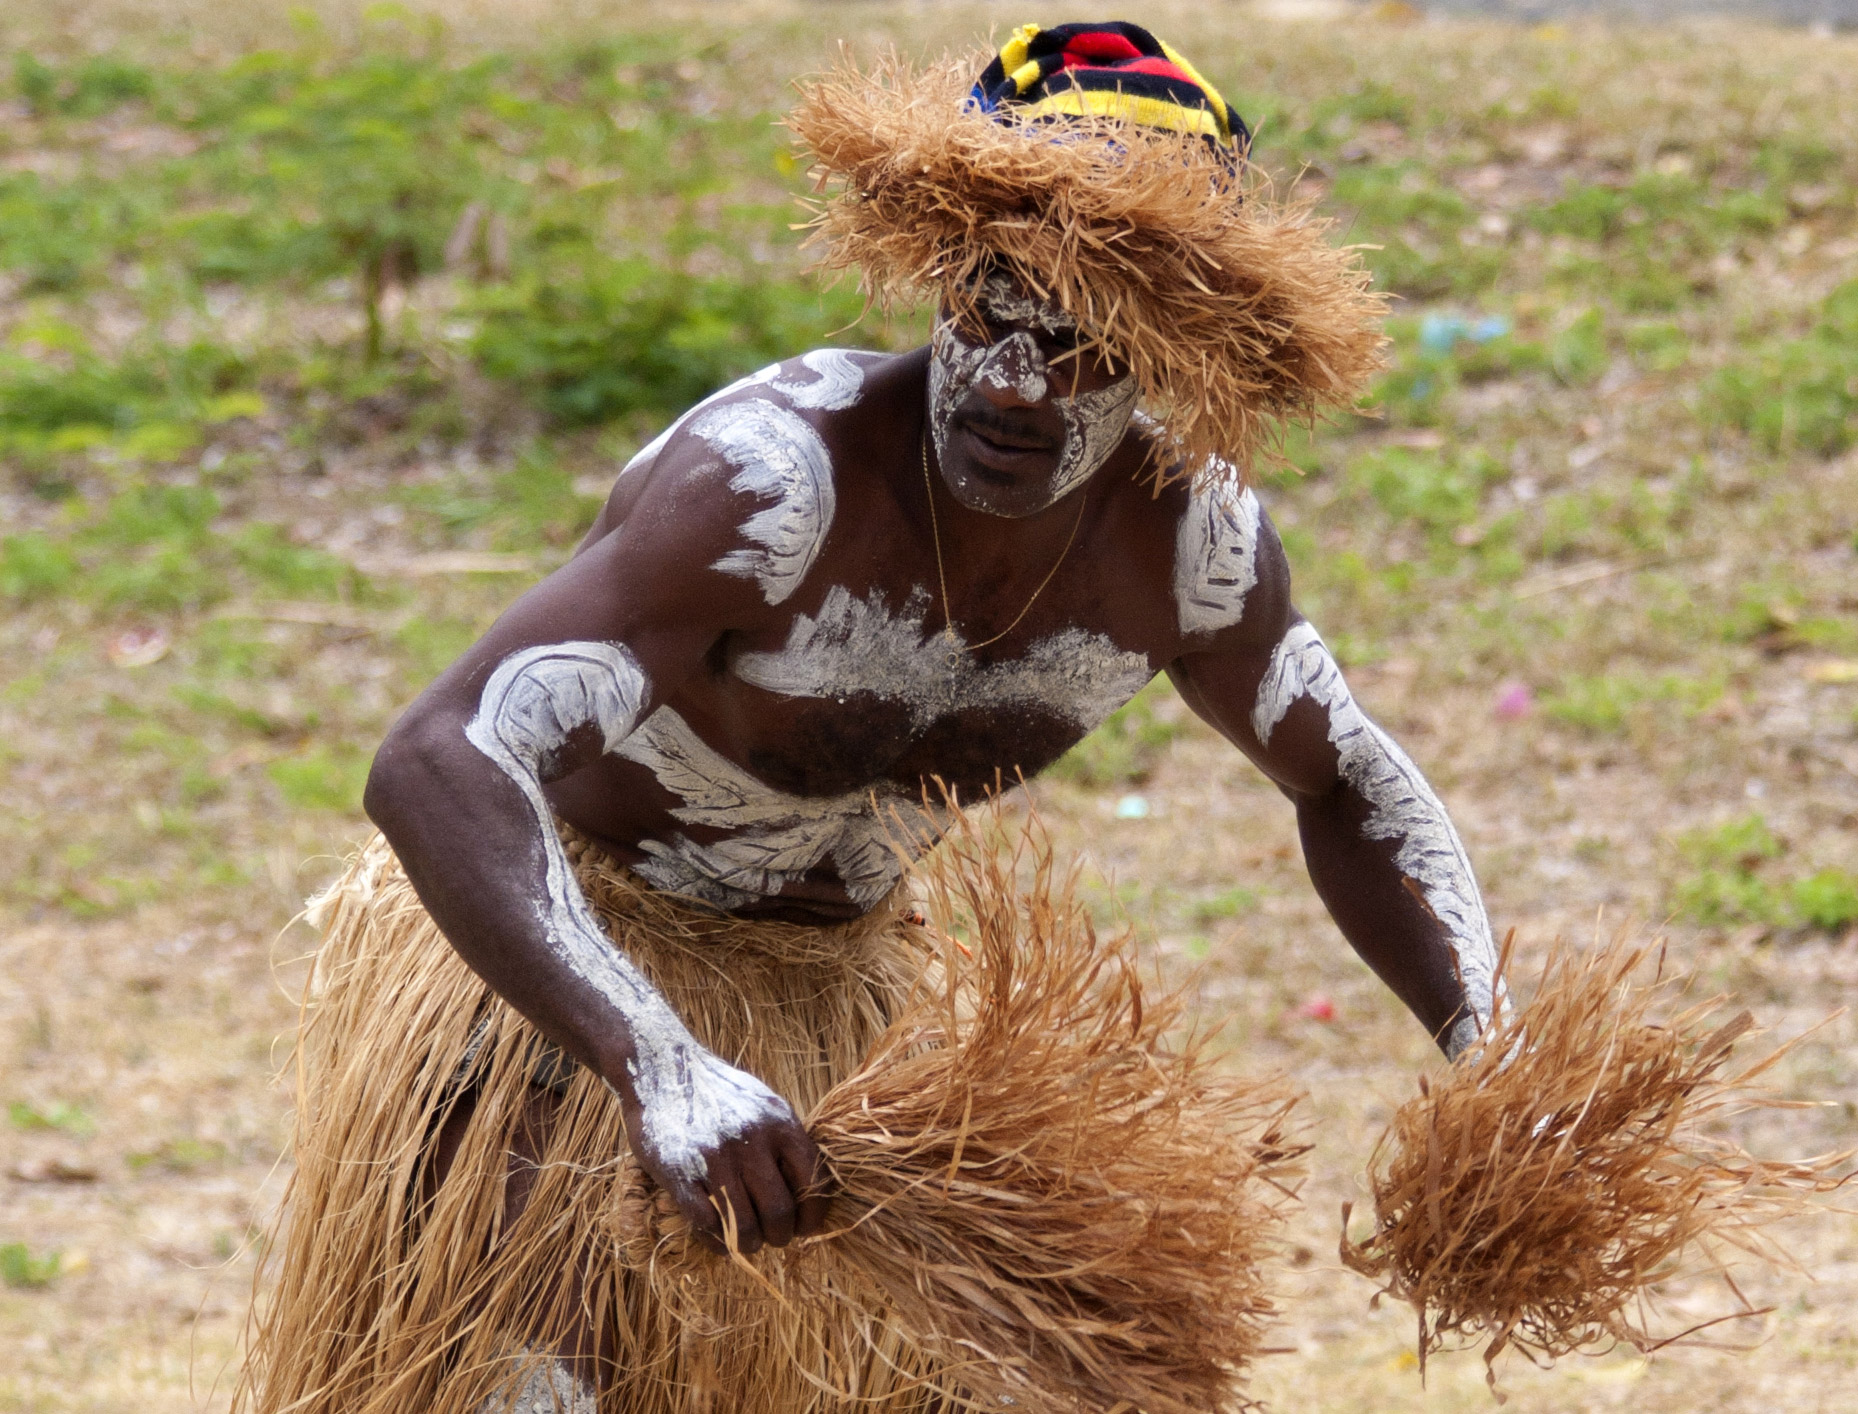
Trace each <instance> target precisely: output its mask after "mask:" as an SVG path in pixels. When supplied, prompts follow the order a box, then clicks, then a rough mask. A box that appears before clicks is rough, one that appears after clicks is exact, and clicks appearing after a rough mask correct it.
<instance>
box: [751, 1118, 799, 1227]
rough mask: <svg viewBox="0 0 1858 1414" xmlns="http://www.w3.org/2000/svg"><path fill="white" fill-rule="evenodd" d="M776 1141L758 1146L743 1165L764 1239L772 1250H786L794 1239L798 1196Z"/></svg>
mask: <svg viewBox="0 0 1858 1414" xmlns="http://www.w3.org/2000/svg"><path fill="white" fill-rule="evenodd" d="M779 1142H780V1141H779V1140H778V1139H774V1140H772V1141H771V1142H768V1143H759V1144H756V1145H755V1146H754V1147H753V1149H752V1150H751V1151H750V1152H749V1154H748V1155H747V1156H746V1161H745V1162H744V1163H743V1165H742V1176H743V1178H744V1180H745V1181H746V1182H747V1184H748V1191H749V1195H750V1196H751V1197H752V1198H753V1199H754V1201H755V1216H756V1218H757V1220H758V1221H759V1223H760V1226H761V1235H762V1237H763V1238H765V1239H766V1240H767V1242H768V1243H769V1245H770V1246H774V1247H785V1246H786V1245H787V1244H788V1243H789V1242H792V1241H793V1237H794V1215H795V1214H794V1193H793V1188H792V1187H791V1186H790V1185H789V1183H788V1180H787V1176H786V1175H785V1174H784V1173H782V1172H781V1166H780V1164H779V1163H778V1162H777V1160H776V1156H775V1149H774V1145H775V1144H778V1143H779Z"/></svg>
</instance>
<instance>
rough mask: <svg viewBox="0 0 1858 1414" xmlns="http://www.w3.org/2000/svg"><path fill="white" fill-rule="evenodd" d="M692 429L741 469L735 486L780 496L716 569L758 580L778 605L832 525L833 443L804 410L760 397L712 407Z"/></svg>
mask: <svg viewBox="0 0 1858 1414" xmlns="http://www.w3.org/2000/svg"><path fill="white" fill-rule="evenodd" d="M690 430H691V432H692V433H693V434H694V435H695V436H698V437H701V438H702V439H703V440H704V441H706V442H708V443H709V444H710V445H711V446H712V447H714V448H715V449H716V450H717V451H718V452H720V453H721V454H722V456H723V459H724V460H725V461H727V462H728V463H729V465H731V466H733V467H735V468H736V474H735V476H734V478H733V479H732V480H731V481H730V482H729V486H730V489H732V490H735V491H743V492H747V493H749V494H751V495H754V496H757V497H760V498H762V499H763V500H768V501H772V502H773V504H772V505H771V506H768V507H767V508H766V509H764V510H760V511H757V512H756V513H755V514H753V515H751V516H750V517H749V518H748V519H747V520H746V521H744V522H743V523H742V537H743V538H744V539H745V540H747V541H749V542H750V544H749V545H748V546H745V547H742V548H739V549H735V550H731V551H729V553H728V554H726V555H724V556H723V557H722V558H721V559H719V560H717V561H716V563H715V564H714V565H712V566H711V568H712V569H715V570H720V571H721V572H722V573H723V574H728V575H736V576H738V577H740V578H742V579H753V580H755V581H756V582H758V583H759V584H760V585H761V594H762V597H763V598H764V599H766V600H767V601H768V603H770V604H779V603H780V602H782V601H783V600H784V599H786V598H787V597H788V596H789V595H790V594H792V593H793V592H794V590H796V589H798V588H799V587H800V584H801V582H802V581H803V580H804V579H805V578H806V575H807V571H809V570H810V569H812V568H813V562H814V561H815V560H817V559H818V558H819V552H820V547H821V546H822V545H824V544H825V540H826V534H827V532H828V531H829V530H831V528H832V516H833V512H834V510H835V509H836V505H837V495H836V492H835V491H834V489H833V485H832V459H831V457H829V456H828V455H827V453H826V444H825V443H824V442H823V441H821V440H820V436H819V433H817V432H815V431H814V430H813V427H812V425H811V424H810V423H808V422H807V421H806V419H805V418H803V417H801V416H800V415H799V414H798V413H795V412H790V411H789V410H788V409H786V408H784V407H780V406H777V405H776V404H774V403H771V402H766V401H764V400H762V399H760V398H756V399H753V400H751V401H748V402H740V403H727V404H725V405H724V406H722V407H718V408H712V409H710V410H709V411H708V412H706V413H704V414H703V416H701V417H699V418H698V419H697V420H696V421H695V422H693V423H692V424H691V429H690Z"/></svg>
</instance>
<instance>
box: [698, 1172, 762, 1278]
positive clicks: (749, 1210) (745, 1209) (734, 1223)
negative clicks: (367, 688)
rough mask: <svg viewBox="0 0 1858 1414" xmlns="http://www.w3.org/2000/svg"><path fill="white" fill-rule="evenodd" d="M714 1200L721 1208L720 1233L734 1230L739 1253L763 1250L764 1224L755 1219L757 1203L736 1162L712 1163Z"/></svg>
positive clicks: (712, 1194)
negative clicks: (762, 1229) (752, 1198)
mask: <svg viewBox="0 0 1858 1414" xmlns="http://www.w3.org/2000/svg"><path fill="white" fill-rule="evenodd" d="M709 1185H710V1201H711V1202H712V1203H713V1204H715V1206H716V1209H717V1219H718V1223H717V1231H718V1232H719V1233H721V1232H723V1231H725V1230H727V1229H728V1228H731V1227H733V1229H734V1230H735V1245H736V1248H737V1250H738V1251H740V1252H742V1253H743V1254H744V1255H747V1254H749V1253H752V1252H759V1251H760V1250H761V1225H760V1223H758V1222H757V1221H756V1219H755V1208H754V1204H752V1203H751V1202H750V1201H749V1197H748V1189H747V1188H746V1187H745V1186H744V1185H743V1183H742V1175H741V1174H740V1173H739V1172H738V1171H737V1169H736V1166H735V1164H734V1163H732V1162H730V1161H728V1160H723V1161H722V1162H715V1161H712V1163H711V1164H710V1177H709Z"/></svg>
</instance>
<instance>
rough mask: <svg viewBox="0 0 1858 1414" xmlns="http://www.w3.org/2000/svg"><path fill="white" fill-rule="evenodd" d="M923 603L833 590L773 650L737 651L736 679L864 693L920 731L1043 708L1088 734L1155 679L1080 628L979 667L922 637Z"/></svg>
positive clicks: (811, 691) (1131, 656)
mask: <svg viewBox="0 0 1858 1414" xmlns="http://www.w3.org/2000/svg"><path fill="white" fill-rule="evenodd" d="M928 604H929V600H928V595H927V594H926V592H924V591H923V590H921V589H918V590H916V591H915V592H914V593H913V594H912V595H911V596H910V599H909V601H908V602H907V603H906V604H905V605H904V607H903V611H902V613H900V614H893V613H892V612H891V611H890V608H889V606H888V604H887V603H886V602H885V600H884V596H883V594H882V592H881V591H879V590H875V589H874V590H872V591H871V592H870V593H869V594H867V595H866V596H865V597H864V598H862V599H860V598H857V597H855V596H854V595H853V594H852V593H851V592H850V591H849V590H847V589H846V588H844V586H842V585H834V586H833V587H832V588H831V589H829V590H828V591H827V592H826V598H825V601H824V602H823V603H822V604H821V605H820V607H819V612H818V613H817V614H814V615H811V616H809V615H806V614H802V615H800V616H799V617H798V618H796V619H795V620H794V622H793V626H792V627H791V628H790V629H789V630H788V633H787V642H786V644H785V645H784V646H783V647H782V648H781V649H780V650H779V651H778V652H773V653H743V654H742V655H740V656H739V657H738V658H737V659H736V660H735V662H734V665H733V667H734V671H735V674H736V676H737V677H739V678H741V679H742V681H744V682H747V683H752V684H753V685H754V686H756V687H760V688H765V689H767V690H768V691H769V692H778V693H780V694H782V695H783V696H785V697H816V698H828V697H829V698H844V697H851V696H855V695H857V694H860V693H868V694H871V695H872V696H876V697H880V698H883V699H885V700H886V701H892V702H901V703H903V704H905V705H906V706H907V707H908V708H909V709H910V716H911V720H912V724H913V725H914V727H915V729H916V730H918V731H921V730H922V729H924V728H925V727H927V726H929V725H930V724H931V723H932V722H935V721H936V720H938V719H939V718H942V717H947V716H951V715H953V714H954V713H957V712H962V711H967V710H971V709H977V708H979V709H986V708H994V709H1000V708H1009V707H1036V708H1041V709H1043V710H1044V711H1046V712H1049V713H1051V714H1053V715H1054V716H1058V717H1062V718H1064V719H1065V720H1067V721H1069V722H1071V723H1073V724H1075V725H1076V726H1078V727H1080V728H1082V729H1084V730H1086V731H1088V730H1090V729H1091V728H1093V727H1095V726H1097V725H1098V723H1100V722H1102V721H1103V719H1104V718H1106V717H1108V716H1109V715H1110V713H1111V712H1114V711H1115V710H1116V709H1117V708H1118V707H1120V706H1122V705H1123V703H1125V702H1127V701H1128V700H1129V699H1130V698H1131V697H1133V696H1135V694H1136V693H1138V692H1140V691H1141V690H1142V688H1143V687H1144V686H1145V685H1146V684H1147V683H1148V682H1149V681H1150V680H1151V679H1152V678H1153V677H1154V675H1155V674H1154V669H1153V668H1151V667H1150V666H1149V663H1148V659H1147V658H1145V657H1143V656H1142V655H1141V654H1140V653H1131V652H1127V651H1125V650H1124V649H1121V648H1119V647H1117V646H1116V644H1115V642H1114V641H1113V640H1111V639H1109V638H1107V637H1105V636H1104V635H1102V634H1100V633H1090V632H1087V631H1085V630H1084V629H1081V628H1068V629H1065V630H1064V631H1063V632H1061V633H1056V634H1052V635H1050V636H1049V637H1046V638H1041V639H1038V640H1036V641H1035V642H1033V643H1032V644H1030V645H1028V647H1027V648H1026V651H1025V653H1024V655H1023V656H1021V657H1018V658H1010V659H1007V660H1006V661H1004V662H998V663H981V662H978V661H976V660H975V658H974V657H973V655H972V654H970V653H969V652H967V643H966V641H965V640H964V639H962V638H961V637H960V635H959V634H957V635H955V638H954V641H953V642H951V641H950V640H949V638H948V637H947V636H946V635H945V634H944V633H943V632H942V631H941V630H937V631H936V632H935V633H934V634H930V633H929V632H927V631H926V630H925V628H924V626H923V620H924V618H925V616H926V615H927V612H928Z"/></svg>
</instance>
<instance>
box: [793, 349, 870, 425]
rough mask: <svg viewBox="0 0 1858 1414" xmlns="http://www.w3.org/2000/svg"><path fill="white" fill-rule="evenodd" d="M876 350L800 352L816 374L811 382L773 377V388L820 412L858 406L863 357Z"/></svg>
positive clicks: (806, 365)
mask: <svg viewBox="0 0 1858 1414" xmlns="http://www.w3.org/2000/svg"><path fill="white" fill-rule="evenodd" d="M876 357H878V356H877V355H875V354H868V353H848V352H847V351H846V350H844V349H814V350H813V352H811V353H807V354H802V355H800V363H801V366H802V367H804V368H805V369H806V370H807V372H809V373H811V374H812V375H813V381H812V382H810V383H799V382H795V381H794V380H793V379H791V378H777V379H775V380H774V391H775V392H777V393H779V394H781V395H782V396H783V397H785V398H786V399H787V401H788V402H790V403H792V404H793V405H794V406H795V407H797V408H814V409H817V410H819V411H821V412H843V411H845V409H846V408H849V407H855V406H857V403H858V400H859V399H860V398H862V397H863V396H864V369H863V368H862V367H861V366H860V364H859V359H861V358H867V359H868V358H876Z"/></svg>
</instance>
